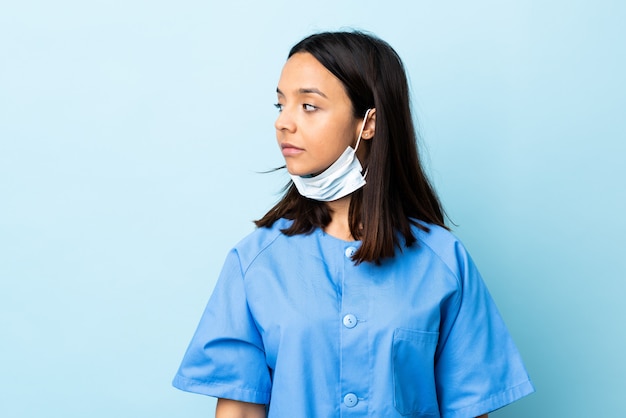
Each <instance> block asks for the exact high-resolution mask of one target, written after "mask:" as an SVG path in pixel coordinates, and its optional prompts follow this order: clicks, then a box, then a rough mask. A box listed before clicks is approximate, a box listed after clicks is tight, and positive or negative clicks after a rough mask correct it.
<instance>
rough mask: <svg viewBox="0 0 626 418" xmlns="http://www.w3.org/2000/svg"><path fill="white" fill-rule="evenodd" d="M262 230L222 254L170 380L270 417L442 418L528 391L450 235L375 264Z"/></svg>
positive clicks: (342, 248)
mask: <svg viewBox="0 0 626 418" xmlns="http://www.w3.org/2000/svg"><path fill="white" fill-rule="evenodd" d="M288 225H289V221H286V220H281V221H278V222H276V223H275V224H274V226H273V227H272V228H260V229H257V230H256V231H255V232H253V233H252V234H250V235H249V236H248V237H246V238H245V239H244V240H242V241H241V242H240V243H239V244H238V245H236V246H235V248H234V249H233V250H232V251H231V252H230V253H229V254H228V256H227V258H226V262H225V264H224V267H223V270H222V273H221V274H220V277H219V280H218V282H217V284H216V287H215V289H214V291H213V294H212V296H211V298H210V300H209V302H208V305H207V307H206V310H205V311H204V314H203V316H202V318H201V320H200V324H199V326H198V329H197V331H196V333H195V335H194V337H193V339H192V340H191V344H190V345H189V348H188V350H187V352H186V354H185V357H184V359H183V361H182V364H181V366H180V369H179V371H178V373H177V375H176V377H175V378H174V382H173V383H174V386H176V387H177V388H179V389H182V390H186V391H190V392H196V393H201V394H205V395H210V396H215V397H220V398H228V399H236V400H240V401H245V402H254V403H261V404H266V405H269V408H268V417H270V418H271V417H290V418H291V417H406V416H410V417H445V418H452V417H455V418H456V417H458V418H467V417H475V416H479V415H481V414H484V413H488V412H491V411H493V410H495V409H498V408H500V407H502V406H504V405H507V404H508V403H510V402H513V401H515V400H517V399H519V398H521V397H523V396H525V395H528V394H530V393H532V392H533V391H534V389H533V386H532V384H531V382H530V380H529V378H528V374H527V373H526V370H525V369H524V365H523V363H522V360H521V358H520V355H519V353H518V351H517V349H516V347H515V345H514V344H513V341H512V339H511V337H510V335H509V333H508V331H507V329H506V327H505V325H504V322H503V321H502V318H501V317H500V314H499V313H498V311H497V309H496V306H495V304H494V302H493V300H492V299H491V297H490V295H489V292H488V291H487V288H486V287H485V284H484V282H483V280H482V279H481V277H480V274H479V273H478V271H477V269H476V267H475V265H474V263H473V262H472V259H471V258H470V256H469V255H468V253H467V251H466V250H465V248H464V247H463V245H462V244H461V242H459V240H458V239H457V238H456V237H454V236H453V235H452V234H451V233H450V232H448V231H446V230H445V229H443V228H440V227H438V226H432V225H428V228H429V229H430V232H424V231H422V230H420V229H418V228H415V229H414V233H415V235H416V236H417V238H418V243H416V244H415V245H413V246H412V247H408V248H402V250H401V251H397V252H396V256H395V257H394V258H392V259H388V260H385V261H383V262H382V264H381V265H375V264H373V263H361V264H360V265H355V264H354V262H353V261H352V260H351V259H350V257H351V256H352V254H353V253H354V251H356V249H357V248H358V247H359V245H360V243H359V242H358V241H355V242H347V241H342V240H340V239H337V238H334V237H332V236H330V235H327V234H325V233H324V232H323V231H322V230H320V229H317V230H315V231H314V232H313V233H311V234H309V235H296V236H292V237H288V236H286V235H284V234H282V233H281V232H280V229H282V228H285V227H287V226H288Z"/></svg>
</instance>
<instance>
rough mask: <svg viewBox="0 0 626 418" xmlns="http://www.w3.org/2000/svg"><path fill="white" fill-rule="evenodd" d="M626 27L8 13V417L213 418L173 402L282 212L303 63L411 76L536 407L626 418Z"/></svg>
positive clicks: (2, 406) (591, 8) (583, 13)
mask: <svg viewBox="0 0 626 418" xmlns="http://www.w3.org/2000/svg"><path fill="white" fill-rule="evenodd" d="M624 21H626V6H624V3H623V2H620V1H618V0H615V1H608V0H600V1H590V0H589V1H576V0H569V1H563V0H559V1H550V2H546V1H541V0H532V1H514V2H509V1H496V0H493V1H487V0H478V1H473V2H462V1H446V2H434V1H405V2H401V1H385V2H380V1H369V0H363V1H316V2H306V3H299V2H288V1H269V2H253V1H249V2H242V1H228V2H226V1H223V2H211V1H203V2H200V1H193V0H183V1H177V2H173V1H169V2H168V1H139V0H127V1H110V0H107V1H89V2H84V1H78V0H76V1H70V0H60V1H56V2H43V1H29V0H26V1H19V2H11V3H9V2H3V4H2V6H1V7H0V352H1V356H0V376H1V378H0V416H2V417H7V418H22V417H64V418H71V417H86V416H89V417H94V418H99V417H118V418H123V417H129V418H130V417H133V418H135V417H152V418H156V417H182V416H185V417H206V416H212V409H213V404H214V401H213V400H211V399H210V398H207V397H203V396H199V395H190V394H186V393H183V392H179V391H177V390H175V389H173V388H172V387H171V386H170V381H171V379H172V377H173V374H174V372H175V371H176V368H177V367H178V363H179V361H180V359H181V357H182V355H183V352H184V350H185V348H186V346H187V343H188V341H189V339H190V338H191V334H192V332H193V331H194V329H195V326H196V324H197V321H198V319H199V316H200V314H201V312H202V310H203V308H204V304H205V303H206V300H207V298H208V296H209V294H210V292H211V289H212V287H213V285H214V281H215V278H216V277H217V274H218V272H219V270H220V267H221V264H222V261H223V259H224V257H225V254H226V252H227V250H228V249H229V248H230V247H231V246H232V245H233V244H234V243H235V242H237V241H238V240H239V239H240V238H241V237H242V236H243V235H245V234H246V233H248V232H249V231H251V230H252V228H253V225H252V223H251V222H250V221H251V220H253V219H256V218H258V217H260V216H261V215H262V214H263V213H264V211H266V210H267V209H268V208H269V207H271V205H272V204H273V203H274V202H275V201H276V199H278V196H279V194H278V192H279V190H280V187H281V186H282V184H283V183H284V182H285V181H286V175H285V174H284V173H274V174H259V172H260V171H264V170H268V169H270V168H273V167H275V166H278V165H280V164H281V161H282V158H281V156H280V153H279V152H278V149H277V147H276V145H275V141H274V128H273V121H274V118H275V116H276V113H275V109H274V107H273V106H272V104H273V103H274V102H275V94H274V93H273V92H274V89H275V87H276V83H277V80H278V76H279V72H280V69H281V67H282V65H283V63H284V60H285V58H286V54H287V52H288V50H289V48H290V46H291V45H293V44H294V43H295V42H296V41H298V40H299V39H301V38H302V37H304V36H305V35H308V34H309V33H311V32H314V31H319V30H328V29H330V30H336V29H340V28H343V27H355V28H361V29H366V30H369V31H372V32H374V33H375V34H377V35H379V36H380V37H382V38H383V39H385V40H387V41H388V42H389V43H391V44H392V45H393V46H394V47H395V48H396V49H397V51H398V52H399V53H400V55H401V56H402V57H403V59H404V61H405V64H406V67H407V70H408V72H409V75H410V79H411V86H412V94H413V104H414V109H415V111H416V116H417V118H418V120H419V126H420V131H421V135H422V140H421V143H422V146H423V148H422V149H423V153H424V157H425V161H427V165H428V170H429V172H430V174H431V177H432V179H433V181H434V182H435V184H436V186H437V188H438V190H439V192H440V194H441V198H442V200H443V202H444V204H445V207H446V209H447V211H448V213H449V215H450V217H451V219H452V220H453V221H454V222H455V223H456V224H457V226H456V227H455V228H454V230H455V232H456V233H457V234H458V235H459V236H460V237H461V238H462V239H463V240H464V242H465V244H466V245H467V247H468V248H469V249H470V251H471V252H472V254H473V256H474V258H475V259H476V261H477V263H478V265H479V267H480V268H481V270H482V273H483V275H484V277H485V280H486V281H487V283H488V285H489V287H490V289H491V292H492V294H493V296H494V298H495V299H496V301H497V303H498V306H499V307H500V309H501V311H502V314H503V316H504V318H505V320H506V322H507V324H508V325H509V328H510V330H511V333H512V334H513V336H514V338H515V340H516V342H517V344H518V346H519V348H520V350H521V352H522V354H523V356H524V358H525V361H526V364H527V367H528V369H529V371H530V374H531V377H532V379H533V381H534V383H535V385H536V388H537V393H536V394H534V395H532V396H530V397H528V398H526V399H524V400H522V401H520V402H518V403H516V404H514V405H512V406H510V407H507V408H505V409H503V410H501V411H499V412H497V413H494V414H493V416H494V417H507V418H522V417H524V418H527V417H568V418H570V417H590V416H594V417H599V416H601V417H620V416H622V415H623V413H622V412H621V411H622V410H623V406H622V405H623V399H624V396H623V394H624V392H625V389H626V384H625V383H624V376H625V375H626V361H624V353H625V352H626V337H625V327H624V318H625V317H626V305H625V304H624V297H625V296H626V284H625V279H626V261H625V260H626V257H625V256H624V250H625V249H626V248H625V245H624V235H625V233H626V220H625V218H626V216H625V214H626V196H625V194H626V193H625V190H626V188H625V186H624V181H625V180H626V164H624V162H623V160H624V154H625V153H626V146H625V141H626V123H625V122H624V119H625V118H624V109H625V108H626V101H625V96H626V87H625V81H624V74H626V57H625V54H626V52H625V51H626V47H625V45H624V39H626V30H625V29H624V26H623V23H624Z"/></svg>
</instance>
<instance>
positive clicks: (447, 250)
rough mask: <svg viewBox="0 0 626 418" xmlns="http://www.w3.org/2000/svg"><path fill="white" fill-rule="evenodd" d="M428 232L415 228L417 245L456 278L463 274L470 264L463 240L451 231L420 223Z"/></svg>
mask: <svg viewBox="0 0 626 418" xmlns="http://www.w3.org/2000/svg"><path fill="white" fill-rule="evenodd" d="M418 222H419V224H420V225H422V226H424V227H426V228H427V231H425V230H423V229H421V228H419V227H418V226H414V227H413V232H414V234H415V237H416V238H417V243H416V244H415V245H416V246H417V247H418V248H420V249H421V250H422V251H426V252H429V253H430V254H431V255H432V256H434V257H436V258H438V259H439V260H441V262H443V263H444V264H445V265H446V266H447V268H448V269H449V270H450V271H451V272H452V273H454V274H455V275H456V276H460V275H462V274H463V270H464V269H465V266H466V265H467V264H468V262H469V254H468V252H467V250H466V248H465V246H464V245H463V243H462V242H461V240H460V239H459V238H458V237H457V236H456V235H454V234H453V233H452V232H451V231H449V230H447V229H445V228H443V227H441V226H439V225H433V224H429V223H425V222H421V221H418Z"/></svg>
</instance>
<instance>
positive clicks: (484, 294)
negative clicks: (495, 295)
mask: <svg viewBox="0 0 626 418" xmlns="http://www.w3.org/2000/svg"><path fill="white" fill-rule="evenodd" d="M455 253H456V260H457V262H458V267H457V269H458V270H457V271H456V274H457V275H458V280H459V292H458V293H457V295H456V297H455V298H453V299H452V300H450V301H449V303H448V307H447V311H446V312H445V317H443V318H442V324H441V330H440V345H439V347H438V349H437V353H436V365H435V374H436V382H437V397H438V399H439V403H440V410H441V416H442V417H444V418H461V417H462V418H466V417H475V416H479V415H482V414H485V413H489V412H491V411H494V410H496V409H499V408H501V407H503V406H505V405H507V404H509V403H511V402H514V401H515V400H517V399H519V398H521V397H523V396H526V395H528V394H530V393H532V392H534V388H533V386H532V383H531V382H530V379H529V377H528V374H527V372H526V369H525V368H524V364H523V363H522V359H521V356H520V354H519V352H518V350H517V348H516V347H515V344H514V343H513V340H512V338H511V336H510V334H509V332H508V330H507V328H506V326H505V324H504V321H503V320H502V317H501V316H500V314H499V312H498V310H497V308H496V306H495V303H494V301H493V299H492V298H491V296H490V295H489V292H488V290H487V287H486V286H485V283H484V282H483V280H482V278H481V276H480V274H479V272H478V270H477V269H476V266H475V265H474V262H473V261H472V259H471V258H470V256H469V254H467V252H466V251H465V249H464V248H463V246H462V245H461V244H460V243H457V246H456V251H455Z"/></svg>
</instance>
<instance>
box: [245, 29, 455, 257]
mask: <svg viewBox="0 0 626 418" xmlns="http://www.w3.org/2000/svg"><path fill="white" fill-rule="evenodd" d="M300 52H307V53H309V54H311V55H313V56H314V57H315V58H316V59H317V60H318V61H319V62H320V63H321V64H322V65H323V66H324V67H326V68H327V69H328V70H329V71H330V72H331V73H333V74H334V75H335V76H336V77H337V78H338V79H339V80H340V81H341V82H342V83H343V85H344V87H345V89H346V92H347V94H348V97H349V98H350V100H351V101H352V107H353V110H354V116H355V117H358V118H362V117H363V115H364V114H365V112H366V110H367V109H370V108H375V109H376V126H375V133H374V136H373V138H372V139H371V140H369V141H365V142H364V143H365V144H368V145H367V146H369V158H368V160H367V183H366V184H365V186H363V187H362V188H361V189H359V190H357V191H356V192H354V193H353V194H352V195H351V200H350V210H349V225H350V232H351V234H352V236H353V237H354V238H355V239H359V240H361V246H360V248H359V249H358V250H357V251H356V252H355V253H354V255H353V257H352V259H353V261H354V262H355V263H357V264H359V263H361V262H364V261H367V262H375V263H377V264H378V263H380V261H381V260H383V259H385V258H389V257H393V256H394V254H395V251H396V248H398V249H401V248H402V244H404V245H406V246H411V245H413V244H414V243H415V242H416V237H415V235H414V233H413V231H412V225H415V226H417V227H418V228H421V229H422V230H426V231H427V230H428V228H427V226H425V225H423V223H424V222H425V223H430V224H435V225H440V226H442V227H444V228H445V225H444V215H443V209H442V206H441V203H440V201H439V199H438V197H437V195H436V193H435V191H434V189H433V187H432V186H431V184H430V181H429V180H428V178H427V177H426V174H425V173H424V170H423V168H422V166H421V164H420V159H419V154H418V151H417V141H416V140H417V138H416V131H415V127H414V125H413V119H412V116H411V108H410V104H409V88H408V83H407V78H406V74H405V70H404V66H403V64H402V61H401V59H400V57H399V56H398V54H397V53H396V52H395V51H394V50H393V48H391V46H389V44H387V43H386V42H384V41H382V40H381V39H378V38H376V37H374V36H372V35H369V34H365V33H362V32H324V33H318V34H314V35H311V36H309V37H307V38H305V39H303V40H302V41H300V42H299V43H297V44H296V45H295V46H294V47H293V48H292V49H291V51H290V52H289V57H291V56H292V55H294V54H296V53H300ZM285 190H286V191H285V194H284V196H283V197H282V199H281V200H280V201H279V202H278V203H277V204H276V205H275V206H274V207H273V208H272V209H270V210H269V211H268V212H267V213H266V214H265V216H263V217H262V218H261V219H259V220H258V221H255V224H256V225H257V227H270V226H272V225H273V224H274V222H276V221H277V220H278V219H280V218H286V219H290V220H293V222H292V223H291V225H290V226H289V227H288V228H286V229H284V230H283V231H282V232H283V233H284V234H286V235H289V236H291V235H296V234H308V233H311V232H312V231H313V230H314V229H315V228H322V229H323V228H324V227H326V226H327V225H328V224H329V223H330V221H331V213H330V209H329V208H328V206H327V205H326V204H325V203H324V202H318V201H315V200H312V199H308V198H306V197H303V196H301V195H300V194H299V193H298V190H297V189H296V188H295V186H294V184H293V182H291V181H290V183H288V184H287V186H286V188H285ZM418 221H422V222H418ZM402 240H403V241H404V242H403V243H402V242H401V241H402Z"/></svg>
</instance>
